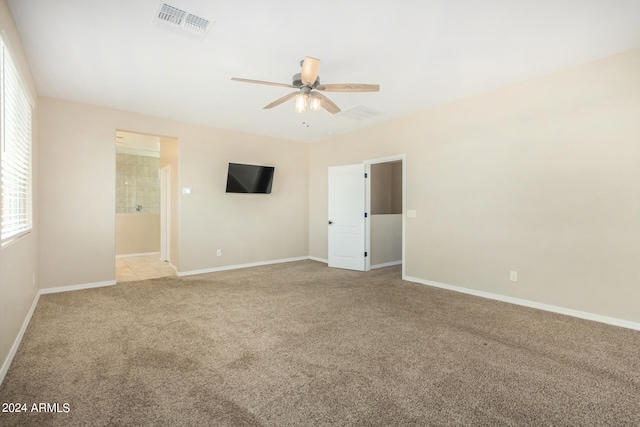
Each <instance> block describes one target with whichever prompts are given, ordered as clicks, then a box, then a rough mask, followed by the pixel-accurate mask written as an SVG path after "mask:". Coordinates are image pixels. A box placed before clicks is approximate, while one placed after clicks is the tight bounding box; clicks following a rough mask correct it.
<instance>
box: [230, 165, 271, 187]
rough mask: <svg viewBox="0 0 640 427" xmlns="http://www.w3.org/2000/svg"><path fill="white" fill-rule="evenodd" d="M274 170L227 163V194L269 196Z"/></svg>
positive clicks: (265, 167) (268, 167)
mask: <svg viewBox="0 0 640 427" xmlns="http://www.w3.org/2000/svg"><path fill="white" fill-rule="evenodd" d="M274 170H275V168H274V167H273V166H256V165H243V164H240V163H229V173H228V174H227V193H259V194H270V193H271V184H272V183H273V172H274Z"/></svg>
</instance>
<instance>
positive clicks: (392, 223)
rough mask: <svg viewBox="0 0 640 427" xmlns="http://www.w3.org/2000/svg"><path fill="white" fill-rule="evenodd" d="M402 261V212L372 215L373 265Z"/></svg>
mask: <svg viewBox="0 0 640 427" xmlns="http://www.w3.org/2000/svg"><path fill="white" fill-rule="evenodd" d="M397 261H402V214H398V215H371V266H372V267H375V266H376V265H379V264H387V263H390V262H397Z"/></svg>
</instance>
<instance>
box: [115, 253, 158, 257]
mask: <svg viewBox="0 0 640 427" xmlns="http://www.w3.org/2000/svg"><path fill="white" fill-rule="evenodd" d="M150 255H160V252H145V253H141V254H122V255H116V258H129V257H134V256H150Z"/></svg>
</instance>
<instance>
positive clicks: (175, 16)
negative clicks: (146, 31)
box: [158, 4, 187, 25]
mask: <svg viewBox="0 0 640 427" xmlns="http://www.w3.org/2000/svg"><path fill="white" fill-rule="evenodd" d="M186 14H187V12H185V11H184V10H180V9H178V8H177V7H173V6H170V5H168V4H163V5H162V6H161V7H160V12H159V13H158V19H160V20H161V21H165V22H168V23H169V24H174V25H182V20H183V19H184V17H185V15H186Z"/></svg>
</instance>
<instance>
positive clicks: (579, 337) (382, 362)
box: [0, 261, 640, 426]
mask: <svg viewBox="0 0 640 427" xmlns="http://www.w3.org/2000/svg"><path fill="white" fill-rule="evenodd" d="M0 402H24V403H27V404H29V405H31V404H32V403H34V402H45V403H60V404H62V403H68V404H69V406H70V412H68V413H48V414H42V413H26V414H7V413H1V414H0V424H1V425H3V426H9V425H38V426H86V425H92V426H109V425H137V426H143V425H179V426H187V425H216V426H218V425H219V426H239V425H248V426H259V425H263V426H289V425H291V426H308V425H379V426H390V425H514V426H522V425H562V426H568V425H615V426H623V425H629V426H638V425H640V333H639V332H637V331H631V330H627V329H623V328H616V327H612V326H608V325H603V324H599V323H595V322H589V321H585V320H580V319H576V318H571V317H566V316H562V315H557V314H553V313H547V312H542V311H538V310H534V309H529V308H525V307H520V306H515V305H510V304H505V303H500V302H497V301H492V300H487V299H482V298H477V297H473V296H469V295H465V294H459V293H455V292H450V291H445V290H440V289H435V288H430V287H427V286H423V285H419V284H414V283H408V282H403V281H402V280H400V267H399V266H397V267H389V268H385V269H380V270H374V271H371V272H369V273H358V272H351V271H344V270H337V269H330V268H327V267H326V265H324V264H321V263H317V262H314V261H301V262H292V263H287V264H278V265H272V266H264V267H256V268H250V269H244V270H234V271H227V272H219V273H211V274H205V275H199V276H190V277H183V278H177V277H171V278H161V279H153V280H146V281H140V282H131V283H122V284H118V285H116V286H113V287H107V288H99V289H90V290H84V291H75V292H67V293H59V294H52V295H43V296H42V297H41V298H40V302H39V303H38V307H37V309H36V311H35V314H34V316H33V319H32V321H31V324H30V325H29V328H28V330H27V332H26V334H25V337H24V340H23V342H22V344H21V346H20V348H19V350H18V353H17V354H16V357H15V359H14V361H13V364H12V366H11V368H10V369H9V372H8V374H7V376H6V378H5V381H4V383H3V384H2V386H1V387H0Z"/></svg>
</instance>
